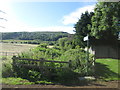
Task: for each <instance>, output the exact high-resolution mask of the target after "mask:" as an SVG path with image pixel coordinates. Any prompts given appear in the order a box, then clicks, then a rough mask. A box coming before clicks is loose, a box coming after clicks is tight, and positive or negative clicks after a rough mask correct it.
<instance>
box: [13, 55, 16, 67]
mask: <svg viewBox="0 0 120 90" xmlns="http://www.w3.org/2000/svg"><path fill="white" fill-rule="evenodd" d="M12 60H13V65H15V64H16V56H13V57H12Z"/></svg>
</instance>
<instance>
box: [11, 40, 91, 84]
mask: <svg viewBox="0 0 120 90" xmlns="http://www.w3.org/2000/svg"><path fill="white" fill-rule="evenodd" d="M59 43H60V44H59V46H55V47H53V48H48V47H47V45H46V44H40V45H39V46H38V47H36V48H34V49H31V50H30V51H29V52H23V53H21V54H19V55H18V57H20V58H28V59H37V60H40V58H44V59H45V60H57V61H67V62H70V61H69V60H71V64H66V63H53V62H44V63H43V64H42V66H44V69H32V68H24V67H21V66H19V65H18V66H14V65H13V67H14V71H15V72H16V73H15V75H16V76H17V77H22V78H27V79H28V80H30V81H35V82H36V81H41V80H43V81H44V80H47V81H51V80H52V81H54V80H55V81H60V80H62V79H63V77H64V78H65V79H64V80H63V81H65V80H70V79H75V76H76V78H77V77H78V75H80V76H83V75H86V52H85V51H84V50H83V49H81V48H80V46H79V45H77V46H74V44H73V43H72V41H71V40H68V38H61V39H60V41H59ZM72 45H73V46H74V48H75V49H71V48H72V47H73V46H72ZM68 46H70V47H68ZM63 49H64V50H63ZM89 61H92V57H91V56H90V58H89ZM16 63H19V64H28V65H29V64H32V63H36V64H37V65H40V64H41V62H31V61H25V60H16ZM47 67H52V68H47ZM56 68H58V69H56ZM18 70H19V71H18ZM41 70H42V71H41ZM89 72H91V68H89Z"/></svg>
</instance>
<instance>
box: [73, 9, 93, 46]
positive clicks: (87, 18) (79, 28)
mask: <svg viewBox="0 0 120 90" xmlns="http://www.w3.org/2000/svg"><path fill="white" fill-rule="evenodd" d="M93 15H94V13H93V12H90V13H89V12H88V11H86V12H85V13H84V14H82V15H81V18H80V19H79V21H78V22H77V23H76V24H75V26H74V28H75V32H76V33H75V35H76V36H75V40H76V43H77V44H78V45H80V46H81V47H85V45H86V43H85V42H84V41H83V38H84V37H85V36H87V34H90V32H91V30H90V27H91V25H92V24H91V18H92V16H93Z"/></svg>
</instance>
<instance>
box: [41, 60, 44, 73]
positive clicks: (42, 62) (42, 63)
mask: <svg viewBox="0 0 120 90" xmlns="http://www.w3.org/2000/svg"><path fill="white" fill-rule="evenodd" d="M43 65H44V58H40V67H41V70H40V71H41V72H42V73H44V70H43V69H44V68H43Z"/></svg>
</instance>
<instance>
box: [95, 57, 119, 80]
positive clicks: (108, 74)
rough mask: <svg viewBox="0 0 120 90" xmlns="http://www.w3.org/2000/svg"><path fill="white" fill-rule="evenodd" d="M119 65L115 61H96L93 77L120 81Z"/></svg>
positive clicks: (117, 61)
mask: <svg viewBox="0 0 120 90" xmlns="http://www.w3.org/2000/svg"><path fill="white" fill-rule="evenodd" d="M119 65H120V61H119V60H117V59H96V63H95V76H97V77H99V78H101V79H103V80H118V79H119V80H120V72H119V70H118V66H119Z"/></svg>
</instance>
